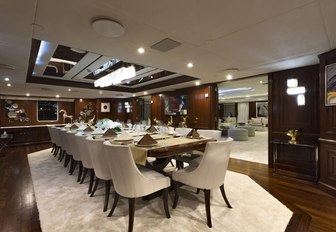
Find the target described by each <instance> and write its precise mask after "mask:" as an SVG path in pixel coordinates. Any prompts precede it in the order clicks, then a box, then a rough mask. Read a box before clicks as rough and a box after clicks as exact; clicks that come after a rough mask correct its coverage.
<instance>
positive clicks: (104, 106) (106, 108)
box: [100, 102, 110, 113]
mask: <svg viewBox="0 0 336 232" xmlns="http://www.w3.org/2000/svg"><path fill="white" fill-rule="evenodd" d="M100 112H102V113H109V112H110V103H109V102H102V103H101V104H100Z"/></svg>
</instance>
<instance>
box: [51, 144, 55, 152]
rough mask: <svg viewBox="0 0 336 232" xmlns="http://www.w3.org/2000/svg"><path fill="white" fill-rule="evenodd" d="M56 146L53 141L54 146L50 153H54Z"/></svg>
mask: <svg viewBox="0 0 336 232" xmlns="http://www.w3.org/2000/svg"><path fill="white" fill-rule="evenodd" d="M55 147H56V145H55V144H54V143H53V147H52V149H51V151H50V153H53V152H54V151H55Z"/></svg>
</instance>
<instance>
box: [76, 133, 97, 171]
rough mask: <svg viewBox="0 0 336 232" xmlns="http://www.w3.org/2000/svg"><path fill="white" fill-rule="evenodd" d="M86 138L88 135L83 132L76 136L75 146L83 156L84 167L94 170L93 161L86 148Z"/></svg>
mask: <svg viewBox="0 0 336 232" xmlns="http://www.w3.org/2000/svg"><path fill="white" fill-rule="evenodd" d="M86 137H87V135H86V134H83V133H81V132H79V133H77V134H75V137H74V146H75V147H76V150H77V151H78V153H79V154H80V156H81V159H82V163H83V166H84V167H85V168H90V169H91V168H93V166H92V161H91V157H90V154H89V151H88V149H87V148H86V146H85V143H86Z"/></svg>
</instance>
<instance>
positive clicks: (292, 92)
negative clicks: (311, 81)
mask: <svg viewBox="0 0 336 232" xmlns="http://www.w3.org/2000/svg"><path fill="white" fill-rule="evenodd" d="M305 92H306V88H305V87H303V86H300V87H291V88H287V94H288V95H297V94H304V93H305Z"/></svg>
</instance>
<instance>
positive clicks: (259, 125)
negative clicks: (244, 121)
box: [248, 117, 268, 131]
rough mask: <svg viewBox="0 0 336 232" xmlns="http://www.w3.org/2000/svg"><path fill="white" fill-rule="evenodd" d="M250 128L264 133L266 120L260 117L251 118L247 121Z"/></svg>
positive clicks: (266, 125)
mask: <svg viewBox="0 0 336 232" xmlns="http://www.w3.org/2000/svg"><path fill="white" fill-rule="evenodd" d="M248 124H249V125H250V126H253V127H255V130H256V131H265V130H267V127H268V118H265V117H260V118H253V117H252V118H251V119H250V120H249V121H248Z"/></svg>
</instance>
